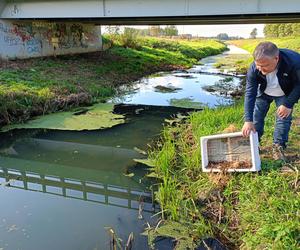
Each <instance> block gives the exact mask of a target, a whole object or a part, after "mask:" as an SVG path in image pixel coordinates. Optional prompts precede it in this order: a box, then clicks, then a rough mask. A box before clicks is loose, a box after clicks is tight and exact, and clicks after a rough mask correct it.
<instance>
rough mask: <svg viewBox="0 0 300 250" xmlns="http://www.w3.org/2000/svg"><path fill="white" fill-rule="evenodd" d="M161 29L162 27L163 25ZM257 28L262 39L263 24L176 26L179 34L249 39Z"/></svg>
mask: <svg viewBox="0 0 300 250" xmlns="http://www.w3.org/2000/svg"><path fill="white" fill-rule="evenodd" d="M131 27H134V28H141V29H142V28H147V27H148V26H131ZM161 27H164V26H163V25H162V26H161ZM254 28H257V36H258V37H263V36H264V35H263V28H264V24H231V25H177V29H178V32H179V34H192V35H193V36H201V37H210V36H216V35H218V34H220V33H227V34H228V35H229V36H240V37H243V38H249V36H250V32H251V31H252V30H253V29H254Z"/></svg>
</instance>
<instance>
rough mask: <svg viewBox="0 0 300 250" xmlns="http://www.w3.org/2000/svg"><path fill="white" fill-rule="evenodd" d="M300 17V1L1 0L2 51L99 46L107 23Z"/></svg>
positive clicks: (23, 54) (53, 51)
mask: <svg viewBox="0 0 300 250" xmlns="http://www.w3.org/2000/svg"><path fill="white" fill-rule="evenodd" d="M296 21H300V4H299V0H285V1H282V0H251V1H245V0H230V1H224V0H209V1H208V0H163V1H162V0H84V1H82V0H1V1H0V55H1V57H2V58H7V59H10V58H28V57H37V56H47V55H58V54H69V53H80V52H91V51H97V50H100V49H101V46H102V45H101V39H100V37H101V30H100V28H99V26H95V25H103V24H123V25H125V24H229V23H268V22H296Z"/></svg>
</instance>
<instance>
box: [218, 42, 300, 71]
mask: <svg viewBox="0 0 300 250" xmlns="http://www.w3.org/2000/svg"><path fill="white" fill-rule="evenodd" d="M263 41H271V42H274V43H275V44H276V45H277V46H278V47H279V48H287V49H292V50H295V51H297V52H300V37H285V38H264V39H243V40H233V41H228V42H227V43H228V44H233V45H235V46H237V47H240V48H242V49H245V50H247V51H249V52H250V54H249V55H244V54H243V55H234V54H233V55H227V56H225V57H224V58H220V59H218V60H217V62H216V64H215V66H216V67H217V68H220V69H221V70H229V71H233V72H237V73H240V74H246V73H247V69H248V67H249V65H250V64H251V63H252V61H253V57H252V55H251V54H252V53H253V51H254V49H255V47H256V46H257V45H258V44H259V43H260V42H263Z"/></svg>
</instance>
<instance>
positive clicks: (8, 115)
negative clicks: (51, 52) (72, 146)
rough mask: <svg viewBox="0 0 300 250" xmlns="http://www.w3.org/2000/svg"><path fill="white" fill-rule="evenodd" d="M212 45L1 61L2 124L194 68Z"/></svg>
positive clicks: (144, 46) (149, 46)
mask: <svg viewBox="0 0 300 250" xmlns="http://www.w3.org/2000/svg"><path fill="white" fill-rule="evenodd" d="M224 50H225V45H224V44H221V43H219V42H216V41H213V40H198V41H194V42H188V41H177V42H174V41H169V40H162V39H153V38H151V39H145V40H143V41H142V43H141V44H140V45H139V46H138V48H136V49H133V48H124V47H122V46H120V45H115V46H113V47H112V48H110V49H109V50H107V51H105V52H97V53H89V54H81V55H68V56H59V57H57V58H37V59H29V60H16V61H10V62H4V61H1V62H0V69H1V70H0V83H1V85H0V103H1V108H0V125H4V124H9V123H14V122H21V121H25V120H27V119H30V117H32V116H36V115H40V114H44V113H49V112H55V111H58V110H65V109H68V108H70V107H74V106H78V105H88V104H91V103H93V102H99V101H105V100H106V99H107V98H109V97H111V96H113V95H114V93H115V91H116V88H117V87H118V86H119V85H122V84H128V83H130V82H132V81H135V80H137V79H139V78H141V77H143V76H145V75H148V74H151V73H154V72H157V71H167V70H173V69H182V68H188V67H190V66H192V65H193V64H194V63H196V62H197V60H199V59H200V58H202V57H205V56H209V55H213V54H218V53H221V52H222V51H224Z"/></svg>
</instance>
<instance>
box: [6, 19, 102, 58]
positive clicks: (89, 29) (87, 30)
mask: <svg viewBox="0 0 300 250" xmlns="http://www.w3.org/2000/svg"><path fill="white" fill-rule="evenodd" d="M101 49H102V39H101V28H100V26H95V25H94V24H82V23H75V22H48V21H12V20H4V19H0V57H1V59H7V60H9V59H25V58H32V57H44V56H56V55H68V54H75V53H87V52H95V51H99V50H101Z"/></svg>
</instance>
